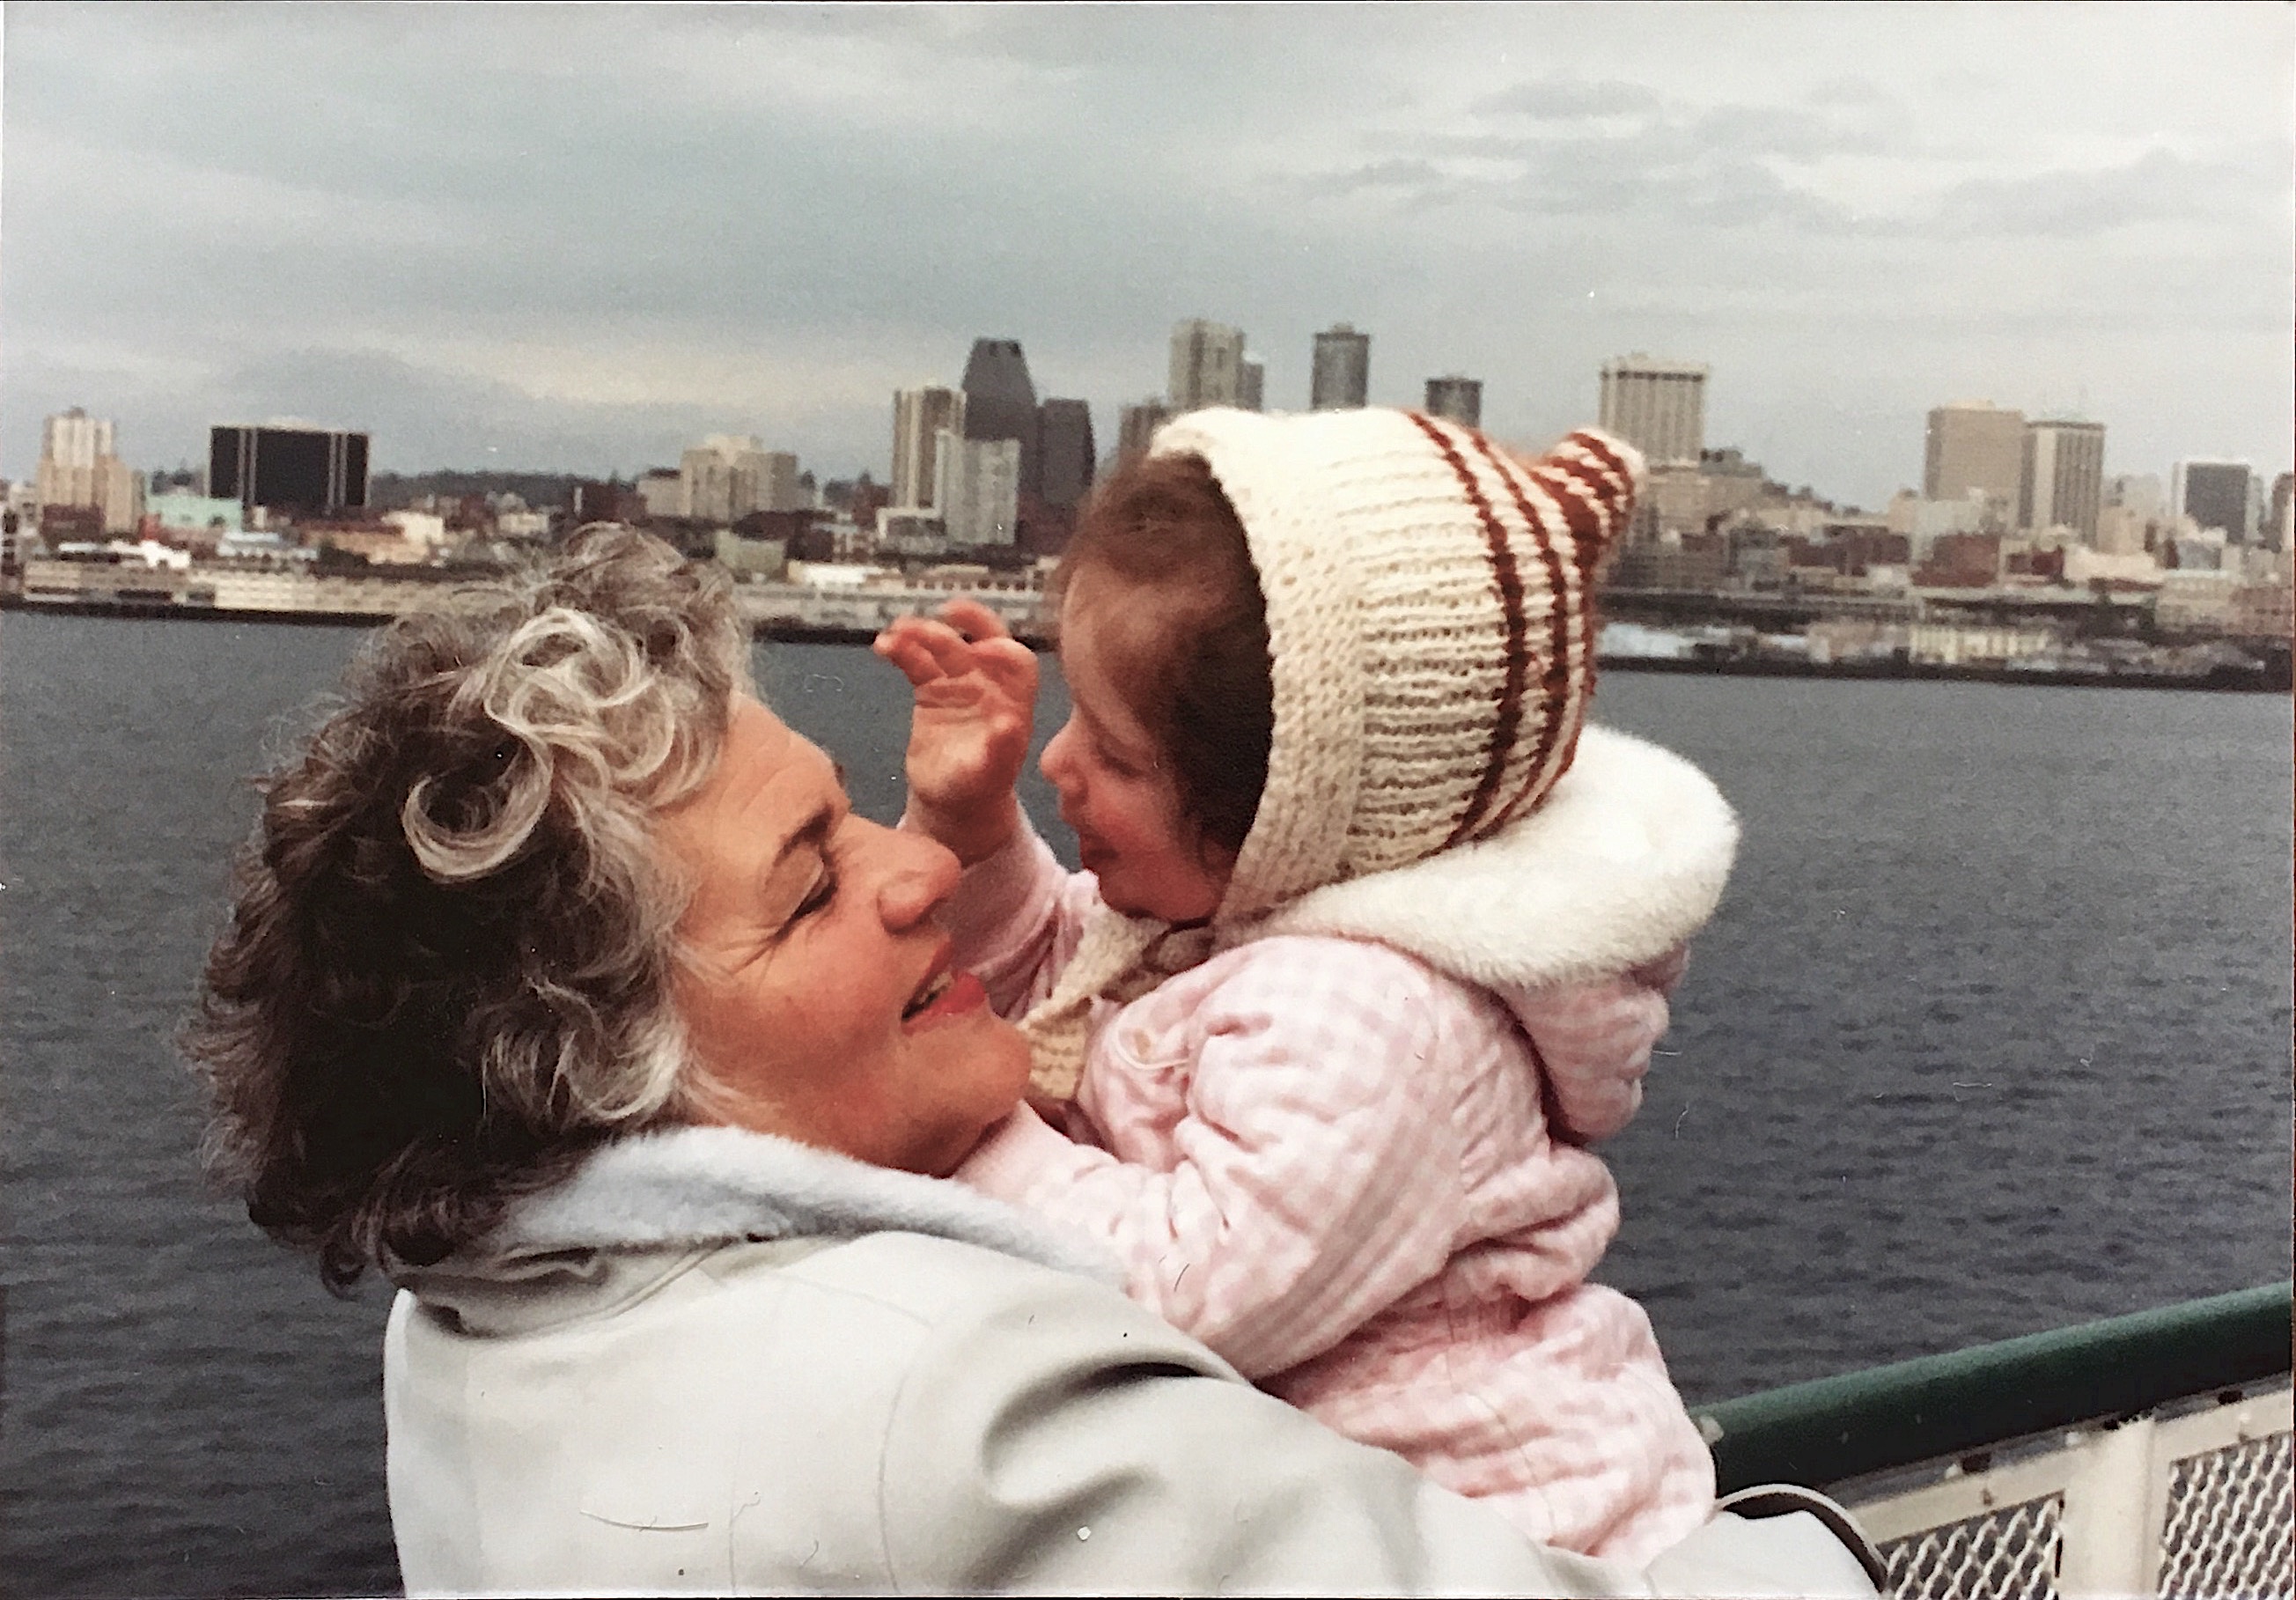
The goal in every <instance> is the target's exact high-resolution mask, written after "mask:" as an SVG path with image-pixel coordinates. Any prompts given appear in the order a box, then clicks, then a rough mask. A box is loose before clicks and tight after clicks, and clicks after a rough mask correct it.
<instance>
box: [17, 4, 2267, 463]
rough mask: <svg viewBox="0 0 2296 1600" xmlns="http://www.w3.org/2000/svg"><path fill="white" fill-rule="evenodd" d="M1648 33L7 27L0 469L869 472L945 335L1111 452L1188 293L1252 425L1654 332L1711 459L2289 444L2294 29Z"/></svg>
mask: <svg viewBox="0 0 2296 1600" xmlns="http://www.w3.org/2000/svg"><path fill="white" fill-rule="evenodd" d="M290 15H292V17H293V21H288V20H286V19H287V18H288V17H289V16H290ZM1644 15H1645V17H1646V19H1647V20H1648V21H1651V22H1652V23H1654V24H1656V25H1654V26H1645V25H1644V24H1643V23H1640V22H1636V23H1632V24H1629V23H1627V22H1623V21H1620V20H1619V19H1618V18H1617V16H1616V15H1615V13H1606V12H1603V11H1602V10H1600V9H1599V8H1579V7H1566V8H1559V9H1558V8H1546V9H1542V10H1540V11H1538V12H1530V13H1528V14H1525V15H1516V14H1513V13H1507V12H1482V11H1469V12H1458V13H1456V14H1454V15H1452V16H1448V17H1446V18H1444V19H1443V20H1442V21H1441V24H1440V25H1439V26H1436V25H1431V23H1429V22H1428V21H1425V20H1424V13H1410V14H1406V13H1397V14H1392V15H1390V14H1382V13H1377V12H1359V11H1355V10H1349V9H1341V10H1336V11H1331V12H1324V13H1323V14H1321V15H1311V16H1309V17H1308V18H1306V19H1302V20H1297V21H1294V20H1291V13H1283V12H1265V11H1238V12H1218V11H1212V12H1197V11H1186V12H1164V11H1149V12H1141V13H1116V12H1096V11H1092V12H1088V11H1075V12H1066V11H1058V10H1053V11H1046V10H1037V11H1032V12H1025V13H1021V14H1020V15H1018V16H1006V15H1001V14H996V13H992V12H972V11H939V10H930V9H920V10H902V11H898V12H874V11H873V12H846V13H835V12H832V13H828V14H826V15H824V14H820V13H790V12H754V11H740V12H722V11H715V10H713V11H709V12H683V11H678V10H675V9H673V10H668V11H664V10H660V9H658V8H641V9H623V8H612V7H601V8H595V9H594V10H590V11H582V12H553V13H551V14H550V15H549V16H548V17H547V18H540V17H537V16H535V15H534V13H525V12H518V11H515V10H505V9H497V8H486V7H481V8H470V9H469V10H468V11H457V12H434V11H409V10H402V9H399V8H389V7H383V8H366V9H357V8H355V9H351V10H340V9H335V8H322V9H321V10H319V11H317V12H310V13H285V12H266V11H263V10H260V9H258V8H246V9H241V8H233V7H225V8H220V9H202V10H200V11H197V12H193V14H192V15H191V17H190V18H189V19H188V20H184V19H178V18H176V17H175V16H173V15H172V14H171V13H169V12H166V11H165V9H164V8H150V7H127V8H119V9H117V10H115V11H106V10H103V9H102V8H90V7H82V6H76V5H70V4H61V5H52V6H45V7H40V8H35V9H32V10H30V11H24V10H21V9H19V10H15V11H12V12H11V13H10V14H9V18H8V29H7V37H6V41H5V44H6V50H7V71H8V78H7V87H8V95H7V98H6V102H5V122H6V127H5V142H4V150H5V162H6V185H5V193H6V195H7V217H6V221H7V234H8V240H9V243H10V246H11V252H10V253H11V259H10V274H9V280H8V284H7V294H6V296H5V298H4V299H0V339H4V340H5V341H6V343H7V348H8V349H9V350H10V354H11V373H10V382H9V384H8V386H7V390H6V393H5V395H4V396H0V472H5V474H6V475H7V476H9V477H11V478H21V477H25V476H28V475H29V473H30V472H31V470H32V467H33V464H34V462H35V459H36V456H37V449H38V445H39V428H40V423H41V419H42V418H43V417H44V416H45V415H46V414H53V413H59V412H61V411H62V410H64V409H65V408H66V407H68V406H73V405H78V406H86V408H87V409H88V410H89V411H90V412H91V413H94V414H99V415H103V416H106V417H110V418H113V419H116V421H117V423H118V426H119V443H120V447H121V450H122V452H123V454H124V455H126V456H127V459H129V460H130V461H132V462H133V463H135V464H136V465H138V466H141V467H144V468H147V469H148V468H152V467H169V466H172V465H174V464H176V461H177V460H184V461H193V462H195V461H197V460H198V459H199V456H200V454H201V449H202V447H203V443H204V439H205V437H206V430H207V428H208V427H209V426H210V425H212V424H213V423H216V422H217V421H220V420H224V419H226V418H231V417H250V418H268V417H273V416H277V415H282V414H294V415H305V416H312V417H316V418H319V419H322V420H324V422H326V423H329V424H330V425H332V426H338V427H347V428H357V429H359V430H362V431H368V432H371V433H372V434H373V437H374V439H375V445H376V449H377V452H378V454H377V459H376V461H375V463H374V466H375V469H376V470H377V471H396V472H406V471H419V470H423V469H425V468H431V467H456V468H463V469H471V470H486V469H489V468H492V469H498V470H529V471H564V472H581V473H586V474H596V475H604V474H606V473H609V472H619V473H620V474H621V475H622V476H624V477H631V476H634V475H635V474H636V473H637V472H641V471H644V469H646V468H648V467H652V466H660V465H666V464H674V463H675V462H676V460H677V458H678V451H679V450H680V449H681V448H682V447H684V446H685V444H687V443H690V442H691V440H692V439H695V438H700V437H703V436H706V435H709V434H712V433H731V434H746V435H754V436H756V437H757V438H758V439H761V440H763V441H764V443H765V444H766V445H767V447H769V448H772V449H775V450H785V451H791V452H794V453H795V454H797V455H799V456H800V457H801V458H802V459H803V460H804V461H805V462H806V463H807V464H808V467H810V468H811V469H812V470H813V471H814V472H816V474H817V475H818V476H820V477H823V478H830V477H840V476H850V475H852V474H853V473H854V472H857V471H861V470H868V471H869V472H872V474H873V476H876V477H878V478H880V479H882V478H883V477H884V476H885V475H886V473H887V470H888V468H889V466H890V460H889V456H888V447H889V445H890V439H888V437H887V429H886V425H885V406H886V403H887V399H888V398H889V397H890V395H891V394H892V393H893V392H894V391H895V390H900V389H905V388H915V387H920V386H923V385H934V386H946V385H949V384H951V383H953V382H955V380H956V377H957V373H958V370H959V369H960V367H961V364H962V362H963V359H964V351H965V349H967V348H968V346H969V345H970V343H971V342H972V341H973V340H974V339H976V338H980V337H999V338H1011V339H1014V340H1018V341H1021V343H1022V344H1023V345H1024V346H1025V347H1026V349H1027V350H1028V352H1029V360H1030V365H1031V366H1032V368H1033V369H1034V371H1035V373H1036V374H1037V381H1038V385H1039V388H1040V390H1042V392H1044V393H1046V394H1050V395H1063V396H1079V397H1083V398H1086V399H1087V400H1088V401H1089V403H1090V406H1091V408H1092V422H1093V424H1094V430H1095V434H1096V436H1097V437H1098V438H1099V439H1101V440H1103V441H1111V440H1114V439H1117V438H1118V437H1119V426H1118V423H1119V407H1121V406H1125V405H1126V404H1128V403H1132V402H1136V400H1137V399H1138V398H1139V397H1141V396H1144V395H1150V394H1153V393H1155V392H1157V391H1158V390H1160V389H1161V388H1162V387H1163V380H1164V377H1165V373H1166V370H1167V366H1168V362H1169V335H1170V332H1171V329H1172V327H1173V325H1174V324H1175V323H1176V322H1177V321H1179V320H1182V319H1185V318H1190V317H1203V318H1208V319H1213V320H1217V321H1218V322H1219V323H1221V324H1229V325H1234V326H1241V327H1243V328H1246V329H1249V330H1251V346H1252V351H1253V353H1254V354H1256V355H1258V356H1259V357H1261V358H1262V359H1263V360H1264V362H1265V371H1266V380H1265V404H1266V405H1267V406H1268V407H1269V408H1271V409H1283V410H1296V409H1303V408H1305V406H1306V405H1307V404H1308V359H1309V352H1310V349H1311V344H1312V339H1313V335H1314V334H1315V332H1317V331H1319V330H1321V329H1324V328H1325V327H1328V326H1330V325H1331V324H1333V323H1334V322H1339V321H1346V322H1350V323H1352V324H1354V325H1355V326H1356V327H1357V328H1359V329H1362V330H1364V331H1365V332H1369V333H1371V334H1373V335H1374V339H1375V341H1376V343H1377V346H1378V349H1377V351H1376V356H1377V359H1376V360H1375V361H1374V364H1373V366H1372V373H1371V385H1370V392H1369V396H1368V398H1369V399H1370V400H1371V401H1372V402H1373V403H1374V404H1394V405H1411V404H1416V403H1418V401H1419V399H1420V398H1421V391H1422V387H1423V384H1424V382H1426V381H1427V380H1428V379H1429V378H1431V377H1434V376H1437V375H1439V374H1442V373H1454V372H1468V373H1473V374H1475V375H1476V376H1478V377H1479V378H1480V379H1481V380H1482V381H1483V382H1484V385H1485V388H1484V393H1483V420H1484V423H1485V425H1486V426H1487V427H1488V428H1489V429H1490V431H1493V432H1494V433H1495V434H1497V435H1498V436H1499V437H1501V438H1502V439H1511V440H1515V441H1518V442H1533V443H1535V442H1543V440H1544V439H1546V438H1550V437H1552V436H1553V435H1554V434H1556V433H1559V432H1561V431H1562V430H1564V429H1565V428H1567V427H1570V426H1571V425H1574V424H1577V423H1585V422H1588V421H1592V420H1594V418H1595V412H1596V407H1597V404H1598V396H1597V393H1596V382H1595V374H1596V372H1597V369H1598V367H1599V365H1600V364H1601V363H1602V362H1603V361H1604V360H1606V359H1610V358H1611V357H1616V356H1618V355H1620V354H1621V353H1623V352H1626V351H1629V350H1635V349H1647V350H1651V351H1653V352H1662V353H1664V354H1666V355H1668V356H1670V357H1679V358H1681V359H1685V360H1691V361H1696V362H1699V363H1702V364H1705V365H1709V366H1710V367H1711V369H1712V371H1713V372H1714V374H1715V376H1714V380H1713V382H1712V384H1711V392H1710V397H1709V403H1708V405H1709V409H1708V416H1707V421H1706V429H1705V434H1706V438H1707V439H1708V440H1709V441H1710V442H1711V443H1714V444H1718V445H1732V446H1737V447H1742V448H1743V449H1744V451H1745V452H1746V454H1747V455H1749V456H1750V457H1752V458H1754V459H1759V460H1760V461H1762V462H1763V463H1764V464H1766V465H1767V467H1768V468H1769V470H1770V471H1771V472H1774V473H1775V474H1776V475H1777V476H1778V477H1780V478H1781V479H1784V480H1789V481H1792V482H1797V483H1799V482H1808V483H1810V484H1811V485H1812V486H1813V487H1814V488H1816V490H1817V491H1818V492H1819V493H1820V494H1821V495H1824V496H1828V497H1831V498H1835V499H1839V500H1841V501H1844V502H1849V503H1856V504H1858V505H1866V506H1869V507H1870V506H1877V505H1882V504H1883V503H1885V502H1886V501H1887V499H1888V497H1889V496H1890V495H1891V494H1892V493H1894V492H1895V491H1896V490H1897V489H1898V488H1904V487H1915V486H1918V485H1919V483H1920V481H1921V469H1922V460H1921V450H1922V432H1923V419H1924V417H1925V415H1926V414H1927V412H1928V411H1929V410H1930V409H1931V408H1933V407H1935V406H1938V405H1939V404H1940V403H1942V402H1944V401H1946V400H1948V399H1949V398H1952V397H1955V396H1959V395H1972V394H1983V395H1989V396H1991V397H1992V398H1994V399H1995V400H1996V401H1997V403H1998V404H2000V405H2002V406H2005V407H2009V408H2015V409H2018V410H2021V411H2022V412H2023V413H2024V414H2027V415H2029V416H2033V417H2052V418H2062V417H2069V416H2082V415H2085V416H2088V417H2093V418H2095V419H2097V420H2099V421H2102V422H2104V423H2107V424H2108V425H2109V430H2110V431H2109V436H2108V449H2109V451H2110V458H2109V460H2108V462H2107V463H2106V470H2107V471H2108V472H2114V473H2120V472H2148V473H2160V472H2165V471H2167V470H2168V468H2169V464H2171V463H2173V462H2175V461H2177V460H2181V459H2188V458H2189V459H2203V458H2210V457H2231V458H2237V459H2246V460H2249V461H2251V462H2252V463H2254V464H2256V466H2257V468H2258V470H2259V472H2262V473H2264V474H2266V475H2267V476H2270V475H2272V474H2274V473H2276V472H2279V471H2281V470H2283V469H2284V467H2285V466H2286V464H2287V442H2286V441H2287V439H2288V437H2289V434H2290V431H2291V427H2292V423H2291V418H2290V398H2289V394H2288V385H2287V382H2286V375H2285V373H2286V369H2285V361H2286V354H2285V352H2286V350H2287V349H2288V348H2289V342H2288V341H2289V338H2290V328H2289V315H2288V307H2289V301H2290V292H2289V289H2290V283H2289V274H2288V269H2287V260H2288V257H2289V254H2290V247H2289V235H2290V221H2289V214H2288V199H2289V193H2290V188H2291V185H2290V179H2289V165H2290V162H2289V155H2290V152H2289V149H2288V143H2287V138H2286V133H2285V128H2284V120H2285V119H2284V107H2285V104H2286V103H2287V98H2288V86H2289V85H2288V80H2289V56H2290V51H2289V49H2288V45H2289V44H2290V43H2291V40H2292V37H2296V29H2292V25H2291V21H2290V16H2289V13H2288V12H2286V11H2284V9H2279V8H2254V9H2246V10H2236V9H2222V8H2207V9H2202V10H2199V11H2198V12H2197V13H2196V12H2192V11H2186V12H2170V11H2166V10H2160V9H2153V8H2146V7H2133V8H2120V9H2096V8H2068V9H2067V10H2065V11H2062V12H2038V11H2030V10H2023V9H1994V8H1957V9H1956V10H1955V11H1953V12H1951V13H1949V19H1948V13H1946V12H1937V11H1930V10H1925V9H1923V8H1917V7H1909V8H1897V9H1892V10H1890V11H1885V12H1879V13H1871V12H1851V11H1841V12H1816V13H1812V12H1800V13H1786V12H1768V11H1760V10H1753V9H1746V8H1733V9H1730V10H1727V11H1720V12H1709V11H1704V10H1702V9H1700V8H1695V7H1688V8H1671V7H1661V8H1658V9H1656V10H1654V11H1652V12H1647V13H1644ZM1789 37H1791V39H1792V48H1791V49H1787V48H1785V47H1784V45H1785V41H1787V39H1788V38H1789ZM1629 46H1631V48H1629ZM1876 59H1887V60H1888V61H1889V62H1890V73H1889V75H1888V77H1887V78H1886V80H1885V79H1882V78H1878V77H1876V76H1874V72H1873V69H1872V67H1871V65H1870V63H1871V62H1873V61H1874V60H1876ZM1279 61H1291V62H1294V64H1295V65H1296V66H1297V67H1298V68H1299V69H1300V70H1297V71H1295V72H1292V73H1285V72H1279V71H1275V70H1272V69H1273V65H1274V63H1275V62H1279ZM353 62H357V65H358V68H359V70H358V71H357V72H356V73H354V72H350V71H348V70H340V71H339V70H333V69H335V68H344V69H348V66H349V64H350V63H353ZM927 63H931V65H932V67H933V68H934V70H932V71H931V72H928V71H926V70H924V69H925V67H926V65H927ZM318 85H324V88H321V87H316V86H318ZM448 104H451V105H452V106H453V107H454V114H453V115H452V116H448V115H446V114H445V112H444V110H443V108H444V107H445V106H447V105H448ZM2136 107H2142V109H2143V111H2144V116H2143V117H2142V118H2136V119H2132V118H2131V117H2130V116H2129V115H2128V112H2129V111H2130V110H2131V109H2132V108H2136ZM283 112H285V113H291V114H283ZM1174 127H1183V128H1185V130H1186V131H1185V134H1184V135H1180V136H1178V137H1174V136H1173V135H1172V133H1171V130H1172V129H1173V128H1174ZM1565 156H1568V157H1569V158H1570V159H1569V160H1567V161H1566V160H1564V157H1565ZM728 197H731V199H732V202H733V203H730V204H729V203H728ZM251 263H260V267H261V269H260V270H259V271H256V270H251V269H250V264H251Z"/></svg>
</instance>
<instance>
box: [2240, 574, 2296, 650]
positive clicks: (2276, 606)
mask: <svg viewBox="0 0 2296 1600" xmlns="http://www.w3.org/2000/svg"><path fill="white" fill-rule="evenodd" d="M2225 631H2226V633H2228V634H2231V635H2232V636H2235V638H2244V639H2288V638H2291V637H2292V636H2296V589H2292V588H2291V587H2289V586H2288V585H2286V584H2284V583H2244V584H2242V585H2240V586H2239V587H2236V588H2235V589H2234V590H2233V592H2232V594H2231V595H2230V596H2229V598H2228V600H2227V602H2226V607H2225Z"/></svg>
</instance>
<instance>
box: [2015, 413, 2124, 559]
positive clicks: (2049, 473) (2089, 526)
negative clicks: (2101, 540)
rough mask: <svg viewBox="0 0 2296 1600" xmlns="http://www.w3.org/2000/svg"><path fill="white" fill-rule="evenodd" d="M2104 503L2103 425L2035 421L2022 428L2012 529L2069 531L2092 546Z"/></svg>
mask: <svg viewBox="0 0 2296 1600" xmlns="http://www.w3.org/2000/svg"><path fill="white" fill-rule="evenodd" d="M2103 498H2104V424H2103V423H2072V422H2038V423H2027V424H2026V425H2025V459H2024V464H2023V467H2022V470H2021V474H2020V490H2019V497H2018V503H2017V526H2018V527H2020V528H2027V529H2033V530H2034V531H2036V532H2038V531H2039V530H2041V529H2046V528H2060V527H2062V528H2070V529H2073V530H2074V531H2075V532H2077V533H2079V535H2080V537H2081V543H2083V544H2084V545H2091V546H2093V545H2095V543H2096V514H2097V511H2098V508H2099V506H2100V505H2102V504H2103Z"/></svg>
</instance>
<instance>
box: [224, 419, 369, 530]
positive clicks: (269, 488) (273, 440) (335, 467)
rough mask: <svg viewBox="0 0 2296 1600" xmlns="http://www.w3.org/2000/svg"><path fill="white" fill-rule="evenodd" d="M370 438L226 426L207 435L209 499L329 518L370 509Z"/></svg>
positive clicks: (333, 432) (332, 431)
mask: <svg viewBox="0 0 2296 1600" xmlns="http://www.w3.org/2000/svg"><path fill="white" fill-rule="evenodd" d="M366 447H367V436H366V435H365V434H364V433H348V432H345V431H341V430H340V429H327V428H286V427H262V428H250V427H242V426H238V425H235V424H226V425H225V426H222V427H218V428H214V429H210V430H209V434H208V493H209V494H210V495H213V496H216V497H217V498H218V499H225V500H230V499H236V500H237V501H238V502H239V503H240V504H241V505H248V506H254V505H260V506H264V507H266V508H267V509H269V510H273V511H283V512H286V511H299V512H302V513H306V514H312V515H322V516H324V515H325V514H327V513H331V512H338V511H363V510H365V508H366V503H367V497H366V496H367V481H366Z"/></svg>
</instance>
